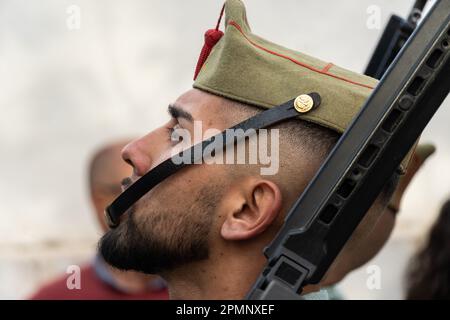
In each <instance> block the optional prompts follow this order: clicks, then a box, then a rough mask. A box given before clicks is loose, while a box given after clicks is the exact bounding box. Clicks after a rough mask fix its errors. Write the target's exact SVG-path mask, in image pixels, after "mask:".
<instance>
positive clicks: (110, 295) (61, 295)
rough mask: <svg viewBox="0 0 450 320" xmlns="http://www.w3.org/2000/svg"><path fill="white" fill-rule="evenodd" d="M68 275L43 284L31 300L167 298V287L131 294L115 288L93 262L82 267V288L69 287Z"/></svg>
mask: <svg viewBox="0 0 450 320" xmlns="http://www.w3.org/2000/svg"><path fill="white" fill-rule="evenodd" d="M67 277H69V275H64V276H61V277H59V278H58V279H56V280H55V281H53V282H51V283H49V284H47V285H45V286H43V287H42V288H40V289H39V290H38V291H37V292H36V293H35V294H33V295H32V296H31V297H30V299H31V300H167V299H168V298H169V294H168V292H167V288H163V289H157V290H156V291H150V289H149V291H147V292H143V293H138V294H129V293H124V292H121V291H119V290H117V289H115V288H114V287H113V286H111V285H110V284H108V283H106V282H104V281H103V280H102V279H100V278H99V276H98V275H97V273H96V272H95V269H94V267H93V265H92V264H90V265H87V266H84V267H82V268H81V279H82V282H81V289H72V290H70V289H68V288H67V284H66V282H67Z"/></svg>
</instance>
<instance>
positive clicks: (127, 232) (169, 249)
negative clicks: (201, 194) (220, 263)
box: [99, 208, 212, 274]
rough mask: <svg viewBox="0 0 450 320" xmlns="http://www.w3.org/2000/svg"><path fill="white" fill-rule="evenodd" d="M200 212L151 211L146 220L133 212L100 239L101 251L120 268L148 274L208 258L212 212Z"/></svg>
mask: <svg viewBox="0 0 450 320" xmlns="http://www.w3.org/2000/svg"><path fill="white" fill-rule="evenodd" d="M203 209H205V208H203ZM132 210H133V208H131V209H130V211H132ZM192 213H193V214H198V213H199V212H195V211H194V212H192ZM200 213H203V214H202V216H203V218H200V219H192V218H190V217H189V216H188V215H184V216H183V215H182V216H181V217H180V216H176V215H174V214H171V213H168V212H163V213H159V214H156V215H154V216H153V217H152V213H149V214H148V216H147V217H146V218H145V219H142V220H144V221H142V222H138V223H137V222H136V221H135V214H133V212H129V213H127V214H128V215H129V216H128V217H127V218H126V219H125V221H122V223H121V224H120V225H119V226H118V227H117V228H116V229H112V230H109V231H108V232H107V233H106V234H105V235H104V236H103V237H102V238H101V239H100V242H99V252H100V254H101V255H102V257H103V259H104V260H105V261H106V262H107V263H108V264H110V265H111V266H113V267H115V268H117V269H120V270H135V271H139V272H143V273H146V274H160V273H161V272H166V271H170V270H173V269H174V268H177V267H180V266H182V265H184V264H187V263H190V262H194V261H199V260H203V259H207V258H208V255H209V250H208V234H209V229H210V227H211V222H212V220H211V218H209V219H208V216H209V217H211V216H212V215H211V214H209V212H205V211H203V212H202V211H200ZM204 216H206V217H204ZM193 220H194V221H193Z"/></svg>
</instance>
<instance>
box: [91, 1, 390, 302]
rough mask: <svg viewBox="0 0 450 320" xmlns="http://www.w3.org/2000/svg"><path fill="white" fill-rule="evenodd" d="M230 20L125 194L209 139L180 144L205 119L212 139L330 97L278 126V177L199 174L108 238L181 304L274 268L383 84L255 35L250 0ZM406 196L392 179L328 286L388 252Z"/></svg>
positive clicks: (149, 200) (211, 170) (233, 290)
mask: <svg viewBox="0 0 450 320" xmlns="http://www.w3.org/2000/svg"><path fill="white" fill-rule="evenodd" d="M225 12H226V18H225V23H226V30H225V34H224V36H223V37H222V38H221V39H220V41H219V42H217V44H216V45H215V46H214V48H213V49H212V51H211V53H210V55H209V57H208V59H207V60H206V62H205V61H203V62H204V65H203V66H201V70H200V73H199V74H198V77H197V79H196V82H195V83H194V89H191V90H189V91H187V92H186V93H184V94H182V95H181V96H180V97H179V98H178V99H176V101H175V102H173V103H172V104H171V105H170V106H169V108H168V111H169V114H170V119H169V120H168V121H167V123H165V124H164V125H163V126H161V127H160V128H158V129H156V130H153V131H151V132H149V133H148V134H147V135H145V136H144V137H142V138H140V139H138V140H135V141H133V142H131V143H130V144H128V145H127V146H126V147H125V148H124V149H123V151H122V157H123V159H124V160H125V161H126V162H127V163H129V164H130V165H131V166H132V167H133V175H132V176H131V177H130V179H128V181H126V182H125V184H124V188H127V187H128V185H130V184H131V183H133V182H134V181H136V180H137V179H139V178H140V177H142V176H143V175H144V174H146V173H147V172H148V171H150V170H152V169H153V168H155V167H156V166H157V165H158V164H160V163H161V162H162V161H164V160H166V159H168V158H170V156H171V155H173V154H174V153H176V152H178V151H180V150H183V149H185V148H186V147H187V146H189V145H192V144H193V143H196V142H199V140H197V141H190V142H186V141H183V140H180V139H173V137H174V135H177V134H178V132H180V134H178V136H180V135H182V132H185V131H188V132H190V133H191V134H192V136H195V134H194V131H195V123H196V122H197V121H201V123H202V130H203V132H202V133H205V132H206V131H207V130H208V129H216V130H217V131H222V130H225V129H227V128H230V127H232V126H233V125H235V124H237V123H239V122H241V121H243V120H245V119H248V118H250V117H252V116H254V115H256V114H258V113H259V112H262V111H263V110H264V109H267V108H271V107H273V106H276V105H279V104H281V103H283V102H285V101H288V100H290V99H292V98H295V97H296V96H298V95H299V94H303V93H308V92H318V93H319V94H320V95H321V96H322V104H321V106H320V107H318V108H317V110H312V111H311V112H307V113H305V114H304V116H303V117H301V118H300V119H294V120H289V121H285V122H282V123H280V124H277V125H275V126H273V127H271V128H270V129H276V130H278V132H279V139H278V141H277V142H276V143H277V148H278V152H279V165H278V170H277V172H276V173H275V174H272V175H263V174H261V170H260V169H261V167H263V166H264V164H262V163H257V164H235V163H225V164H218V163H212V164H207V163H202V164H198V165H193V166H189V167H187V168H184V169H183V170H181V171H179V172H177V173H176V174H174V175H172V176H170V177H169V178H167V179H165V180H164V181H163V182H161V183H160V184H158V185H157V186H156V187H155V188H153V189H152V190H151V191H150V192H148V193H147V194H146V195H145V196H143V197H142V198H141V199H140V200H139V201H138V202H136V203H135V204H134V205H133V206H132V207H131V209H129V210H128V212H127V213H126V214H125V215H124V216H123V217H122V220H121V223H120V225H119V226H118V227H117V228H115V229H112V230H110V231H109V232H107V233H106V234H105V236H104V237H103V238H102V240H101V242H100V246H99V250H100V252H101V254H102V255H103V257H104V259H105V260H106V261H107V262H108V263H110V264H111V265H113V266H116V267H117V268H120V269H124V270H130V269H131V270H138V271H142V272H145V273H157V274H160V275H162V276H163V278H165V280H166V281H167V282H168V285H169V290H170V293H171V297H172V298H189V299H214V298H216V299H222V298H226V299H232V298H237V299H240V298H243V297H244V296H245V294H246V293H247V292H248V290H249V288H250V286H251V285H252V283H253V282H254V281H255V280H256V277H257V276H258V275H259V273H260V271H261V270H262V267H263V266H264V264H265V262H266V260H265V257H264V255H263V248H264V247H265V246H267V245H268V244H269V243H270V241H271V240H272V239H273V238H274V236H275V235H276V233H277V232H278V230H279V229H280V227H281V226H282V224H283V222H284V218H285V216H286V213H287V211H288V210H289V209H290V207H291V206H292V205H293V203H294V201H295V200H296V199H297V198H298V196H299V195H300V194H301V193H302V192H303V191H304V189H305V187H306V186H307V184H308V183H309V182H310V180H311V179H312V177H313V176H314V174H315V173H316V171H317V170H318V168H319V167H320V165H321V163H322V162H323V161H324V159H325V157H326V155H327V154H328V153H329V152H330V151H331V148H332V147H333V146H334V145H335V143H336V142H337V140H338V138H339V136H340V134H342V132H343V130H344V129H345V127H346V126H347V125H348V123H349V122H350V120H351V119H352V117H353V116H354V115H355V114H356V112H357V111H358V110H359V108H360V107H361V106H362V104H363V102H364V100H365V99H366V98H367V97H368V96H369V95H370V93H371V92H372V89H373V88H374V87H375V86H376V83H377V82H376V81H375V80H374V79H371V78H369V77H365V76H362V75H359V74H356V73H353V72H351V71H348V70H345V69H342V68H340V67H337V66H335V65H333V64H331V63H325V62H322V61H320V60H318V59H315V58H312V57H310V56H307V55H304V54H301V53H298V52H295V51H292V50H289V49H286V48H283V47H281V46H278V45H275V44H273V43H270V42H268V41H265V40H264V39H262V38H259V37H257V36H254V35H253V34H252V33H251V31H250V28H249V26H248V23H247V19H246V14H245V9H244V7H243V4H242V3H241V1H238V0H229V1H227V2H226V7H225ZM274 132H275V131H270V133H269V135H270V136H271V135H273V134H274ZM205 135H206V136H208V134H205ZM268 140H270V143H272V142H273V141H276V140H271V139H268ZM244 143H246V142H244ZM270 143H269V144H270ZM249 152H250V151H249ZM394 189H395V181H389V182H387V183H386V187H385V188H384V190H383V191H382V192H381V194H380V195H379V197H378V198H377V200H376V201H375V203H374V204H373V205H372V207H371V208H370V209H369V212H368V213H367V214H366V216H365V218H364V219H363V221H362V222H361V223H360V225H359V226H358V228H357V229H356V230H355V232H354V234H353V235H352V237H351V238H350V240H349V241H348V242H347V244H346V245H345V247H344V249H343V250H342V251H341V253H340V254H339V256H338V258H337V259H336V260H335V262H334V264H333V265H332V267H331V268H330V270H329V272H328V273H327V275H326V276H325V277H324V279H323V281H322V283H321V284H320V285H329V284H332V283H335V282H337V281H339V280H341V279H342V278H343V277H344V276H345V275H346V274H347V273H348V272H349V271H351V270H352V269H354V268H355V267H357V266H359V265H360V264H361V262H362V261H361V260H365V258H364V259H362V258H361V257H366V258H367V259H369V258H371V256H370V257H368V256H367V255H366V253H367V252H370V253H376V251H378V250H379V248H380V246H382V244H383V243H384V241H385V240H386V238H384V236H385V235H384V234H383V239H382V241H381V244H380V243H376V244H374V242H371V241H366V239H367V237H368V235H369V234H370V232H371V231H372V229H373V228H374V227H375V226H376V224H377V221H378V220H379V219H380V217H382V216H383V213H384V209H385V207H386V205H387V204H388V202H389V199H390V197H391V195H392V192H393V191H394ZM380 221H383V223H385V224H384V225H382V226H381V228H380V230H382V229H384V228H386V230H389V231H390V230H391V228H392V223H393V221H392V220H388V221H386V220H385V219H383V220H380ZM373 246H375V249H374V248H373ZM316 289H317V288H307V290H305V292H308V291H313V290H316Z"/></svg>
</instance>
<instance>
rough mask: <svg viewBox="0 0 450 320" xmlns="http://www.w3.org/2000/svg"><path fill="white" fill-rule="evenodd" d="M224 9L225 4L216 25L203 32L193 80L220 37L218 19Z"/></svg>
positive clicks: (220, 18)
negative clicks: (202, 41) (203, 35)
mask: <svg viewBox="0 0 450 320" xmlns="http://www.w3.org/2000/svg"><path fill="white" fill-rule="evenodd" d="M224 9H225V5H224V6H223V7H222V11H220V16H219V20H218V21H217V25H216V28H215V29H209V30H208V31H206V33H205V44H204V45H203V48H202V51H201V52H200V56H199V57H198V61H197V67H196V68H195V73H194V80H195V79H197V76H198V74H199V72H200V70H201V69H202V67H203V65H204V64H205V61H206V59H208V56H209V54H210V53H211V50H212V49H213V48H214V46H215V45H216V43H217V42H218V41H219V40H220V38H222V36H223V32H222V31H220V30H219V25H220V20H222V16H223V11H224Z"/></svg>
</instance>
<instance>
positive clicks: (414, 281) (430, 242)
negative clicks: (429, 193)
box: [406, 200, 450, 300]
mask: <svg viewBox="0 0 450 320" xmlns="http://www.w3.org/2000/svg"><path fill="white" fill-rule="evenodd" d="M406 298H407V299H411V300H429V299H439V300H444V299H445V300H448V299H450V200H448V201H447V202H446V203H445V204H444V206H443V207H442V209H441V212H440V214H439V216H438V218H437V220H436V221H435V222H434V224H433V226H432V227H431V230H430V232H429V234H428V238H427V240H426V242H425V244H424V246H423V247H422V249H420V250H419V251H418V253H417V254H416V255H415V256H414V257H413V259H412V261H411V264H410V267H409V270H408V273H407V293H406Z"/></svg>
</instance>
